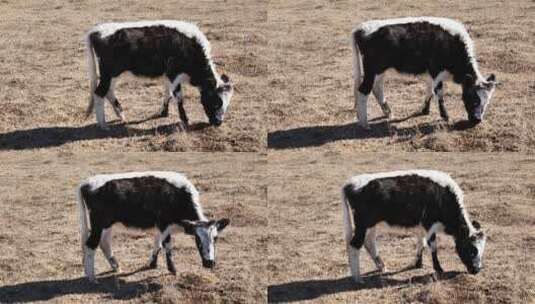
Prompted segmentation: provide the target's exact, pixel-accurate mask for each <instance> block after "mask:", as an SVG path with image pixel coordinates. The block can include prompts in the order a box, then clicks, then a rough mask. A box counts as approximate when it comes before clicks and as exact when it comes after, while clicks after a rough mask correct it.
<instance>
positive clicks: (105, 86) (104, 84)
mask: <svg viewBox="0 0 535 304" xmlns="http://www.w3.org/2000/svg"><path fill="white" fill-rule="evenodd" d="M110 85H111V77H110V76H108V75H106V74H105V73H103V75H102V76H101V77H100V82H99V84H98V86H97V88H96V89H95V92H94V93H93V98H94V101H95V115H96V117H97V123H98V125H99V127H100V128H102V129H104V130H107V129H109V128H108V125H107V124H106V117H105V114H104V97H106V95H107V94H108V91H109V89H110Z"/></svg>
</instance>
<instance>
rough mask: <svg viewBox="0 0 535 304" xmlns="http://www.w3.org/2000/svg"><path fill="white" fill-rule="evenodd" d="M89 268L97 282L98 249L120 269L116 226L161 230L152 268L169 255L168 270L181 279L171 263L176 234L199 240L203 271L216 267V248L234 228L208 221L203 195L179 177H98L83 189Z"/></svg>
mask: <svg viewBox="0 0 535 304" xmlns="http://www.w3.org/2000/svg"><path fill="white" fill-rule="evenodd" d="M77 198H78V205H79V208H80V231H81V238H82V252H83V264H84V270H85V274H86V276H87V278H88V279H89V280H90V281H95V270H94V260H95V249H96V247H97V246H99V245H100V249H102V252H103V253H104V255H105V256H106V259H107V260H108V262H109V264H110V266H111V267H112V269H113V270H114V271H116V270H117V269H118V267H119V265H118V263H117V260H116V259H115V257H114V256H113V253H112V249H111V235H112V225H114V224H115V223H122V224H123V225H125V226H127V227H133V228H139V229H150V228H156V235H155V238H154V249H153V251H152V254H151V257H150V260H149V266H150V267H151V268H156V267H157V259H158V254H159V252H160V250H161V248H162V246H163V247H164V249H165V255H166V261H167V269H168V270H169V271H170V272H171V273H172V274H175V273H176V269H175V265H174V264H173V260H172V258H171V233H173V232H175V231H177V230H179V229H180V228H183V229H184V231H185V233H187V234H190V235H193V236H195V242H196V244H197V249H198V250H199V254H200V256H201V259H202V265H203V267H207V268H213V267H214V266H215V242H216V240H217V236H218V234H219V233H220V232H221V230H223V229H224V228H225V227H226V226H227V225H228V224H229V222H230V221H229V220H228V219H226V218H224V219H220V220H218V221H215V220H208V219H206V217H205V216H204V214H203V211H202V208H201V205H200V204H199V193H198V192H197V190H196V189H195V187H194V186H193V184H191V182H190V181H188V180H187V179H186V177H185V176H184V175H182V174H180V173H176V172H165V171H163V172H158V171H154V172H150V171H149V172H130V173H122V174H107V175H95V176H93V177H90V178H88V179H87V180H86V181H84V182H83V183H81V184H80V185H79V187H78V188H77Z"/></svg>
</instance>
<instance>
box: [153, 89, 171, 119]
mask: <svg viewBox="0 0 535 304" xmlns="http://www.w3.org/2000/svg"><path fill="white" fill-rule="evenodd" d="M169 101H171V94H170V92H169V81H167V80H166V81H165V85H164V93H163V101H162V106H161V107H160V110H159V111H158V113H156V114H155V115H154V117H167V116H169Z"/></svg>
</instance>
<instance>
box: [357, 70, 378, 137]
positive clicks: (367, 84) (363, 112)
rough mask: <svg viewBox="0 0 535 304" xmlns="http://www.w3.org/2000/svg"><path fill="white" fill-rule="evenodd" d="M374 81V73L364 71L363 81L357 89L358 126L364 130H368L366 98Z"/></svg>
mask: <svg viewBox="0 0 535 304" xmlns="http://www.w3.org/2000/svg"><path fill="white" fill-rule="evenodd" d="M374 81H375V73H373V72H371V71H365V73H364V81H363V82H362V84H361V85H360V87H359V90H358V91H359V92H358V95H357V97H356V98H357V119H358V124H359V125H360V126H361V127H362V128H365V129H369V126H368V96H369V95H370V92H371V91H372V88H373V83H374Z"/></svg>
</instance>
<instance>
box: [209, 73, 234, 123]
mask: <svg viewBox="0 0 535 304" xmlns="http://www.w3.org/2000/svg"><path fill="white" fill-rule="evenodd" d="M233 92H234V89H233V86H232V83H231V82H230V79H229V77H228V76H227V75H225V74H223V75H221V82H219V83H218V84H217V86H216V88H215V90H213V89H211V90H210V89H206V90H203V91H202V92H201V103H202V105H203V108H204V113H206V116H208V120H209V121H210V124H211V125H214V126H219V125H221V124H222V123H223V119H224V118H225V113H226V112H227V109H228V106H229V104H230V99H231V98H232V94H233Z"/></svg>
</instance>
